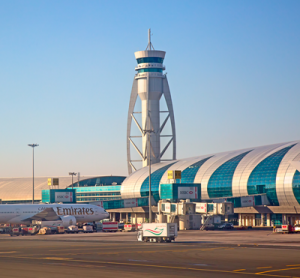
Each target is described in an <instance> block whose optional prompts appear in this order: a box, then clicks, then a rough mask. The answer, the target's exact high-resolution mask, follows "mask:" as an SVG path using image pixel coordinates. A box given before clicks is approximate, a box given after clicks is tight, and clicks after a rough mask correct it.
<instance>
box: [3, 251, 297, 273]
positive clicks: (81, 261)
mask: <svg viewBox="0 0 300 278" xmlns="http://www.w3.org/2000/svg"><path fill="white" fill-rule="evenodd" d="M0 257H2V258H15V259H34V260H53V261H55V260H58V261H61V259H63V260H67V261H69V262H74V263H77V262H78V263H96V264H97V263H98V264H110V265H123V266H124V265H125V266H126V265H127V266H136V267H155V268H167V269H179V270H193V271H204V272H218V273H235V274H244V275H260V276H268V277H281V278H291V277H293V278H300V277H296V276H290V275H289V276H285V275H274V274H268V273H263V272H262V273H253V272H252V273H251V272H239V271H232V270H219V269H201V268H191V267H180V266H165V265H151V264H136V263H121V262H104V261H87V260H76V259H71V260H69V259H70V258H55V257H47V258H32V257H24V256H14V257H12V256H10V257H8V256H6V257H5V256H0ZM291 269H299V268H291Z"/></svg>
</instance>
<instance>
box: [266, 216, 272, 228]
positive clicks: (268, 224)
mask: <svg viewBox="0 0 300 278" xmlns="http://www.w3.org/2000/svg"><path fill="white" fill-rule="evenodd" d="M267 226H268V227H270V226H271V215H270V213H267Z"/></svg>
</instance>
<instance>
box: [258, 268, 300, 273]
mask: <svg viewBox="0 0 300 278" xmlns="http://www.w3.org/2000/svg"><path fill="white" fill-rule="evenodd" d="M293 269H300V267H293V268H282V269H272V270H267V271H263V272H258V273H255V274H265V273H267V272H276V271H285V270H293Z"/></svg>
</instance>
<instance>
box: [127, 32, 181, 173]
mask: <svg viewBox="0 0 300 278" xmlns="http://www.w3.org/2000/svg"><path fill="white" fill-rule="evenodd" d="M134 54H135V58H136V60H137V63H138V65H137V67H136V68H135V70H136V71H137V74H136V75H135V77H134V80H133V85H132V90H131V96H130V102H129V110H128V120H127V163H128V172H129V174H131V173H132V172H133V171H135V170H136V166H135V162H142V166H143V167H145V166H148V165H149V159H151V164H154V163H158V162H160V161H164V160H175V159H176V132H175V119H174V111H173V105H172V99H171V94H170V89H169V84H168V80H167V76H166V74H164V72H163V71H164V70H165V66H164V65H163V61H164V58H165V54H166V52H165V51H160V50H154V47H153V45H152V43H151V30H150V29H149V32H148V46H147V48H146V50H145V51H138V52H135V53H134ZM162 96H164V99H165V101H166V107H167V111H161V110H160V101H161V97H162ZM138 97H139V98H140V100H141V111H135V106H136V102H137V100H138ZM161 113H164V117H163V118H164V119H163V121H162V122H161V117H160V116H161ZM137 114H141V117H140V119H141V120H140V121H138V117H137ZM165 116H166V117H165ZM168 121H170V123H171V130H170V131H168V132H167V134H165V132H164V133H163V135H162V132H163V130H164V128H165V127H166V124H167V123H168ZM132 122H134V124H136V125H137V127H138V130H139V132H140V134H139V135H138V136H134V135H132V134H131V132H132V131H131V124H132ZM162 137H165V138H166V139H167V140H166V141H165V140H164V144H162V142H161V138H162ZM136 139H137V140H140V139H141V140H142V142H140V143H141V144H140V145H138V144H137V142H136V141H135V140H136ZM169 148H170V149H171V157H169V159H164V158H163V155H164V154H165V153H166V151H167V149H169ZM132 152H137V154H138V157H139V159H137V160H134V159H133V153H132ZM148 153H150V154H151V155H148Z"/></svg>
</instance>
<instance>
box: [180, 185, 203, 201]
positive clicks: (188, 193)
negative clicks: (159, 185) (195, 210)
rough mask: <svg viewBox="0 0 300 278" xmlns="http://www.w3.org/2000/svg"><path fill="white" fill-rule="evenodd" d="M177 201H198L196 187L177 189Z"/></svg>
mask: <svg viewBox="0 0 300 278" xmlns="http://www.w3.org/2000/svg"><path fill="white" fill-rule="evenodd" d="M178 199H198V190H197V187H194V186H193V187H183V186H179V187H178Z"/></svg>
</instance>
